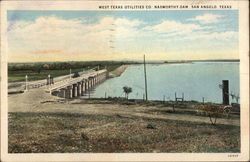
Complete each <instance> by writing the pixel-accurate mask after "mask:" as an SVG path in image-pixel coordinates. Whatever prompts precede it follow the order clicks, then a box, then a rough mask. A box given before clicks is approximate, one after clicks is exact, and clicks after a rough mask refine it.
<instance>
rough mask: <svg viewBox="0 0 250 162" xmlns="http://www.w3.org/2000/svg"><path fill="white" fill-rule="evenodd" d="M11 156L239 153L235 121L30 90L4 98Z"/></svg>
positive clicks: (165, 108) (237, 121)
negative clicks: (7, 111) (72, 98)
mask: <svg viewBox="0 0 250 162" xmlns="http://www.w3.org/2000/svg"><path fill="white" fill-rule="evenodd" d="M8 106H9V107H8V110H9V152H239V149H240V127H239V124H240V121H239V117H237V116H236V117H235V116H233V117H231V118H229V119H227V118H219V119H218V122H217V125H216V126H213V125H211V124H210V121H209V118H208V117H205V116H198V115H197V114H196V113H195V111H193V110H194V109H193V108H192V107H193V105H192V106H191V107H189V108H186V109H185V108H183V107H179V108H178V107H177V108H176V110H175V112H173V111H172V107H170V106H167V105H164V104H160V105H159V104H158V105H154V104H144V103H136V102H126V101H125V102H120V103H117V102H115V101H108V100H87V99H85V100H83V99H74V100H65V99H60V98H57V97H55V96H51V95H50V94H48V93H45V89H32V90H30V91H28V92H25V93H21V94H13V95H9V96H8Z"/></svg>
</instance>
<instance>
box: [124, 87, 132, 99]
mask: <svg viewBox="0 0 250 162" xmlns="http://www.w3.org/2000/svg"><path fill="white" fill-rule="evenodd" d="M123 92H124V93H125V97H126V98H127V99H128V95H129V93H131V92H132V88H131V87H127V86H125V87H123Z"/></svg>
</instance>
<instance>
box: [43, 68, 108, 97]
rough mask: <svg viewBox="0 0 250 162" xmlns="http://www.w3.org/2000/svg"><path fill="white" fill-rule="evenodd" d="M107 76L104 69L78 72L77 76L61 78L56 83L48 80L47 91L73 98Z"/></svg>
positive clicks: (81, 94)
mask: <svg viewBox="0 0 250 162" xmlns="http://www.w3.org/2000/svg"><path fill="white" fill-rule="evenodd" d="M107 77H108V72H107V70H106V69H103V70H98V71H94V70H91V71H87V72H85V73H80V76H79V77H76V78H72V77H70V78H68V79H62V80H61V81H57V82H56V83H53V82H52V83H51V81H50V80H49V81H48V84H49V89H48V91H47V92H49V93H51V94H52V95H54V96H58V97H61V98H68V99H71V98H75V97H80V96H83V95H84V94H86V93H87V92H88V90H90V89H92V88H93V87H95V86H96V85H98V84H100V83H102V82H103V81H105V80H106V79H107Z"/></svg>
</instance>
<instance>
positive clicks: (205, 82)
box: [91, 62, 240, 103]
mask: <svg viewBox="0 0 250 162" xmlns="http://www.w3.org/2000/svg"><path fill="white" fill-rule="evenodd" d="M146 68H147V83H148V99H149V100H163V98H165V100H166V101H169V100H175V92H176V94H177V97H182V93H184V100H185V101H191V100H194V101H200V102H201V101H202V97H204V99H205V102H215V103H222V89H221V88H220V86H219V85H220V84H222V80H229V92H230V93H233V94H236V95H238V94H239V92H240V91H239V89H240V88H239V87H240V85H239V62H195V63H181V64H158V65H156V64H147V65H146ZM124 86H128V87H131V88H132V92H131V93H130V94H129V99H143V95H144V94H145V90H144V71H143V65H130V66H129V67H128V68H127V69H126V70H125V71H124V73H123V74H122V75H121V76H120V77H115V78H110V79H108V80H106V81H105V82H103V83H102V84H100V85H98V86H97V87H96V89H95V91H94V92H93V94H92V95H91V96H92V97H96V98H104V97H105V93H106V96H107V97H124V96H125V94H124V92H123V87H124ZM230 102H236V100H235V99H232V97H230Z"/></svg>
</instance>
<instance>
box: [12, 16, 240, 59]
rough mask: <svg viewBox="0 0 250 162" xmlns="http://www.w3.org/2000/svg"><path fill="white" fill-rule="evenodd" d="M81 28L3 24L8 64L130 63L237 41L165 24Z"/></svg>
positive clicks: (55, 23) (228, 34) (51, 19)
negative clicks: (144, 55) (143, 56)
mask: <svg viewBox="0 0 250 162" xmlns="http://www.w3.org/2000/svg"><path fill="white" fill-rule="evenodd" d="M87 22H88V21H85V20H84V19H63V18H60V17H56V16H53V15H52V16H42V17H38V18H37V19H35V20H34V21H24V20H21V21H9V26H8V42H9V49H10V50H9V51H10V52H11V54H10V59H12V58H14V57H16V58H17V57H18V58H20V53H21V54H22V55H25V56H27V55H28V54H29V57H34V58H39V59H44V60H46V59H49V60H51V59H53V58H56V59H60V56H61V57H62V58H65V59H66V60H79V58H81V59H87V58H98V59H107V58H108V57H110V58H114V57H116V58H119V57H120V56H121V55H123V56H124V57H125V56H126V57H127V58H129V57H130V56H131V58H132V57H133V58H134V57H136V56H135V54H136V53H141V52H145V50H148V51H153V52H162V53H164V52H165V51H166V47H167V46H168V47H170V48H172V49H173V50H176V51H178V50H179V47H180V46H183V45H184V44H185V45H186V46H190V47H194V48H193V49H194V50H195V47H197V44H200V47H199V48H206V43H209V45H210V46H212V45H216V44H218V42H220V44H225V42H229V41H234V42H235V41H237V38H238V32H236V31H224V32H215V31H212V30H211V28H212V26H203V25H202V24H194V23H185V22H180V21H173V20H167V19H165V20H162V21H161V22H159V23H157V24H153V23H151V22H147V23H146V22H143V21H141V20H138V19H128V18H125V17H120V18H115V17H112V16H106V17H102V18H101V19H99V20H98V21H96V22H94V23H87ZM211 40H212V41H211ZM111 47H112V48H111ZM113 47H114V48H113ZM225 48H226V45H225ZM148 53H149V52H148Z"/></svg>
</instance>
